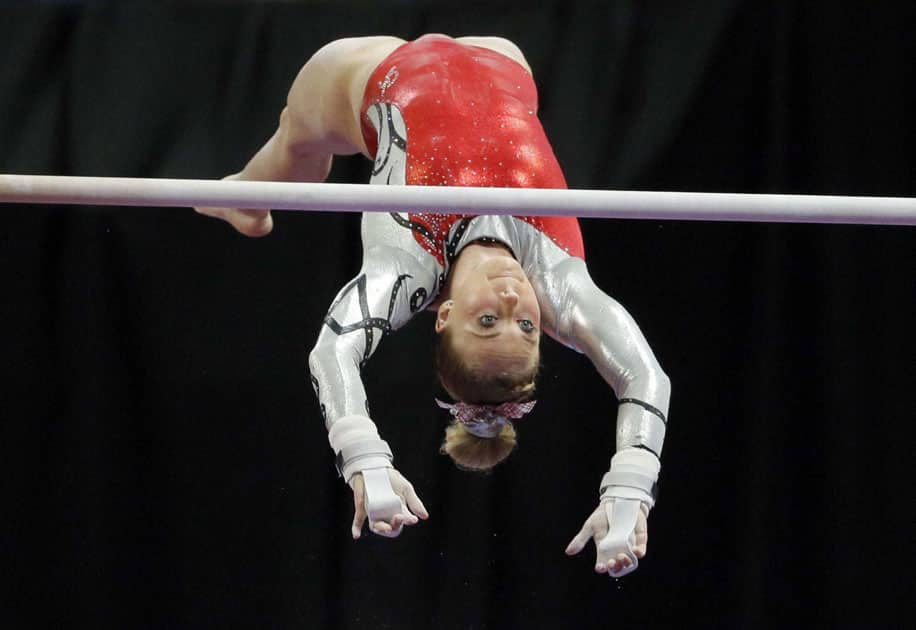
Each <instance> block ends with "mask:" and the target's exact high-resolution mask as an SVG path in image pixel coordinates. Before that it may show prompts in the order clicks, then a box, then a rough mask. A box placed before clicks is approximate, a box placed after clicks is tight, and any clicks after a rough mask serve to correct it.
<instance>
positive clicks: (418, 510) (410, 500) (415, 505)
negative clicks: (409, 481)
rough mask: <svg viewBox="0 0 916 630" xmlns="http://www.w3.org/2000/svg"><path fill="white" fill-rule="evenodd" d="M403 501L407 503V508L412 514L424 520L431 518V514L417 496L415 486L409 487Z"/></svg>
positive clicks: (405, 491)
mask: <svg viewBox="0 0 916 630" xmlns="http://www.w3.org/2000/svg"><path fill="white" fill-rule="evenodd" d="M403 500H404V501H406V502H407V507H408V508H409V509H410V511H411V512H413V513H414V514H416V515H417V516H419V517H420V518H422V519H427V518H429V512H427V511H426V506H425V505H423V501H421V500H420V497H419V496H417V493H416V491H415V490H414V489H413V486H411V485H408V486H407V487H406V488H405V489H404V497H403Z"/></svg>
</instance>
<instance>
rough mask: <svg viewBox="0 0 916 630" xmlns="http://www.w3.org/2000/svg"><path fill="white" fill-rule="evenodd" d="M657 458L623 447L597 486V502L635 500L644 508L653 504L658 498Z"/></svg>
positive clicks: (658, 467) (658, 469) (647, 453)
mask: <svg viewBox="0 0 916 630" xmlns="http://www.w3.org/2000/svg"><path fill="white" fill-rule="evenodd" d="M660 469H661V463H660V462H659V460H658V458H657V457H656V456H655V455H654V454H652V453H650V452H648V451H645V450H643V449H639V448H624V449H622V450H621V451H619V452H618V453H617V454H615V455H614V457H613V458H612V459H611V468H610V470H609V471H608V472H606V473H605V474H604V477H602V479H601V485H600V487H599V488H600V490H599V494H600V500H601V501H605V500H609V499H638V500H639V501H642V502H643V503H644V504H645V505H646V507H647V508H649V509H651V508H652V507H653V506H654V505H655V500H656V498H657V496H658V473H659V471H660Z"/></svg>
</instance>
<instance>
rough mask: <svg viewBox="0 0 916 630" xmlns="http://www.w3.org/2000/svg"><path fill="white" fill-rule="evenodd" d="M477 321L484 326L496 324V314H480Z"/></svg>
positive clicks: (488, 326) (490, 326)
mask: <svg viewBox="0 0 916 630" xmlns="http://www.w3.org/2000/svg"><path fill="white" fill-rule="evenodd" d="M478 321H479V322H480V325H481V326H483V327H484V328H492V327H493V326H495V325H496V315H481V316H480V319H479V320H478Z"/></svg>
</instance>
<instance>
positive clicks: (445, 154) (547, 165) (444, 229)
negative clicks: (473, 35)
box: [361, 35, 584, 264]
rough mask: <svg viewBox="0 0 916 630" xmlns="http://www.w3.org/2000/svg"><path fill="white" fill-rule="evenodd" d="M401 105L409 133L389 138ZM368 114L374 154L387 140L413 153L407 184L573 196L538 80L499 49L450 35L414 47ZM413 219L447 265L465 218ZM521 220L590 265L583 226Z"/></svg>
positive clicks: (380, 71) (372, 82)
mask: <svg viewBox="0 0 916 630" xmlns="http://www.w3.org/2000/svg"><path fill="white" fill-rule="evenodd" d="M380 104H384V105H385V106H386V108H385V110H384V111H385V113H384V119H383V115H382V114H381V113H376V108H377V107H378V106H379V105H380ZM392 106H393V108H396V109H395V111H396V114H397V115H399V116H400V117H402V118H403V124H404V129H403V130H398V132H394V133H392V134H391V135H387V131H386V125H387V124H388V122H389V121H388V120H387V119H388V118H389V117H390V116H391V115H392ZM362 111H363V112H364V114H363V116H362V120H361V122H362V129H363V137H364V139H365V141H366V145H367V147H368V148H369V151H370V153H371V154H373V155H376V157H377V158H379V159H381V158H383V157H386V156H380V155H377V154H378V152H379V150H380V138H381V139H382V140H383V142H387V144H384V143H383V144H382V145H381V150H382V151H388V150H389V147H390V146H391V144H394V145H397V146H399V147H400V148H402V149H404V150H405V151H406V165H405V177H404V180H405V181H404V182H403V183H406V184H408V185H417V186H476V187H483V186H489V187H507V188H566V180H565V179H564V177H563V173H562V171H561V170H560V166H559V164H558V163H557V160H556V157H555V156H554V154H553V150H552V149H551V147H550V143H549V142H548V140H547V137H546V135H545V134H544V130H543V128H542V126H541V124H540V121H539V120H538V118H537V90H536V88H535V85H534V80H533V79H532V77H531V75H530V74H529V73H528V71H527V70H526V69H525V68H523V67H522V66H521V65H519V64H518V63H517V62H515V61H514V60H512V59H509V58H508V57H506V56H504V55H501V54H499V53H497V52H495V51H492V50H489V49H486V48H480V47H476V46H467V45H465V44H460V43H458V42H456V41H454V40H452V39H450V38H448V37H444V36H441V35H427V36H425V37H421V38H420V39H418V40H416V41H413V42H408V43H406V44H404V45H403V46H401V47H399V48H398V49H397V50H395V51H394V52H393V53H392V54H391V55H389V56H388V57H387V58H386V59H385V60H384V61H383V62H382V63H381V64H379V66H378V67H377V68H376V70H375V72H374V73H373V74H372V76H371V77H370V78H369V82H368V84H367V86H366V92H365V96H364V99H363V106H362ZM391 128H392V129H394V126H393V123H392V127H391ZM380 129H381V131H382V133H380ZM402 145H403V146H402ZM382 161H384V160H382ZM391 183H393V182H391ZM408 216H409V219H410V221H412V222H413V223H414V224H415V225H416V226H417V227H418V228H419V229H417V230H415V237H416V238H417V242H418V243H420V245H421V246H423V248H424V249H426V250H427V251H428V252H429V253H431V254H432V255H433V256H435V257H436V258H437V259H438V261H439V263H440V264H445V259H446V256H445V245H446V240H447V238H448V234H449V230H451V229H452V227H453V225H454V224H455V222H456V221H458V220H460V219H462V218H464V217H463V216H462V215H435V214H425V213H419V214H410V215H408ZM517 218H519V219H521V220H523V221H525V222H527V223H530V224H531V225H533V226H534V227H535V228H536V229H538V230H539V231H541V232H543V233H544V234H546V235H547V236H548V237H550V238H551V239H552V240H553V241H554V242H555V243H556V244H557V245H559V246H560V248H561V249H563V250H565V251H566V252H568V253H569V254H570V255H572V256H578V257H580V258H582V257H584V247H583V244H582V236H581V233H580V231H579V224H578V221H577V220H576V219H574V218H563V217H517Z"/></svg>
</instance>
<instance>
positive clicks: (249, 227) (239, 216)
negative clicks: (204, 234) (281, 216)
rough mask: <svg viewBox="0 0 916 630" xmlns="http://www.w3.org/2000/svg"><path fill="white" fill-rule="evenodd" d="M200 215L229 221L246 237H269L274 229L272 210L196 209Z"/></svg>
mask: <svg viewBox="0 0 916 630" xmlns="http://www.w3.org/2000/svg"><path fill="white" fill-rule="evenodd" d="M194 210H195V211H196V212H198V213H200V214H204V215H206V216H208V217H216V218H217V219H222V220H223V221H227V222H228V223H229V224H230V225H232V227H234V228H235V229H236V230H238V231H239V232H241V233H242V234H244V235H245V236H251V237H255V238H256V237H260V236H267V235H268V234H270V231H271V230H272V229H273V227H274V220H273V218H272V217H271V216H270V210H243V209H238V208H194Z"/></svg>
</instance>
